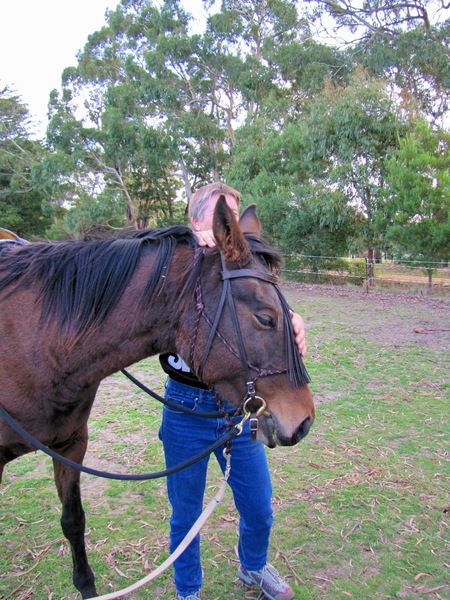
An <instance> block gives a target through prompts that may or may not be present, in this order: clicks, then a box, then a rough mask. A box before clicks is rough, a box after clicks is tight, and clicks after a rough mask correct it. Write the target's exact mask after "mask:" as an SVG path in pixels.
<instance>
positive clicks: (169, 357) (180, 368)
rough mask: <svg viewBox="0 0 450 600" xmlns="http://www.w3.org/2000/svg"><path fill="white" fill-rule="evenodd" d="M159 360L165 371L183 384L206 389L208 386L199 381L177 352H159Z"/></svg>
mask: <svg viewBox="0 0 450 600" xmlns="http://www.w3.org/2000/svg"><path fill="white" fill-rule="evenodd" d="M159 362H160V363H161V367H162V369H163V371H164V372H165V373H167V375H168V376H169V377H170V378H171V379H174V380H175V381H178V382H179V383H183V384H184V385H190V386H191V387H196V388H200V389H202V390H207V389H208V386H207V385H205V384H204V383H203V382H202V381H200V380H199V379H198V378H197V376H196V375H195V373H193V372H192V371H191V370H190V368H189V367H188V366H187V364H186V363H185V362H184V360H183V359H182V358H181V356H178V354H170V353H165V354H160V355H159Z"/></svg>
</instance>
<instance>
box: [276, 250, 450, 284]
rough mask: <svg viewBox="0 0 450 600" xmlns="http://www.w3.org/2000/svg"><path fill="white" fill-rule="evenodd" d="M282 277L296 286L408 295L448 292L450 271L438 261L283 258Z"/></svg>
mask: <svg viewBox="0 0 450 600" xmlns="http://www.w3.org/2000/svg"><path fill="white" fill-rule="evenodd" d="M284 260H285V267H284V269H283V277H284V279H285V280H286V281H295V282H300V283H314V284H328V285H335V286H339V285H341V286H342V285H344V286H356V287H360V288H361V289H363V290H364V291H366V292H369V291H371V290H377V289H383V290H385V291H407V292H412V293H421V294H429V293H444V294H445V293H450V268H449V267H448V265H447V264H445V263H442V262H436V263H430V262H429V261H428V262H420V261H408V260H402V261H392V260H383V261H382V262H375V263H373V262H371V261H369V260H368V259H367V258H346V257H337V256H312V255H306V254H288V255H284Z"/></svg>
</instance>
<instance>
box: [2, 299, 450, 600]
mask: <svg viewBox="0 0 450 600" xmlns="http://www.w3.org/2000/svg"><path fill="white" fill-rule="evenodd" d="M299 290H300V291H296V290H293V291H292V290H289V291H288V300H289V302H290V303H291V304H292V305H293V306H294V308H296V309H297V310H299V311H300V312H301V313H302V314H303V316H304V318H305V321H306V323H307V324H308V327H309V330H308V345H309V355H308V358H307V366H308V370H309V372H310V374H311V376H312V389H313V392H314V394H315V398H316V403H317V420H316V423H315V424H314V427H313V428H312V430H311V432H310V434H309V436H308V437H307V438H306V439H305V440H304V441H303V442H302V443H301V444H299V445H298V446H296V447H293V448H276V449H274V450H268V457H269V463H270V467H271V471H272V480H273V486H274V496H273V503H274V510H275V515H276V521H275V525H274V528H273V534H272V538H271V548H270V560H271V562H272V563H273V564H275V565H276V566H277V568H278V569H279V570H280V571H281V572H282V573H283V574H284V575H286V576H288V577H289V580H290V582H291V585H292V587H293V588H294V590H295V593H296V599H297V600H320V599H327V600H334V599H341V598H342V599H344V598H353V599H355V600H367V599H368V598H377V599H383V598H394V599H395V598H407V599H411V600H418V599H428V598H430V599H431V598H434V599H440V598H441V599H444V598H449V597H450V587H449V563H450V559H449V556H450V553H449V537H450V535H449V534H450V527H449V525H450V523H449V518H448V514H449V509H450V501H449V488H450V486H449V483H450V469H449V462H448V461H449V458H450V456H449V445H448V441H449V439H450V436H449V433H450V432H449V408H448V406H449V404H448V400H449V382H448V345H449V340H448V335H447V338H445V339H444V338H443V337H442V335H441V334H439V335H441V337H431V335H430V336H428V337H426V338H416V337H414V333H413V329H414V327H416V326H421V325H423V323H425V322H426V323H427V324H428V326H429V327H430V329H438V328H439V327H438V324H439V323H440V328H441V329H443V328H444V327H443V325H442V323H443V322H444V321H443V320H442V314H444V313H443V312H442V311H441V310H440V308H439V307H441V305H436V306H435V305H430V304H426V303H425V304H421V303H418V302H414V303H408V302H404V301H398V302H395V301H393V300H392V301H389V302H392V304H387V303H386V302H378V303H377V302H375V301H374V300H373V298H372V299H370V298H366V297H363V296H358V297H353V296H351V295H350V296H347V295H345V294H343V295H340V294H337V295H333V296H332V297H327V296H326V295H323V294H320V293H318V292H310V293H309V294H308V293H306V292H305V291H304V290H303V289H302V288H299ZM442 306H443V305H442ZM438 308H439V310H437V309H438ZM445 308H446V309H447V310H448V306H447V307H445V306H444V309H445ZM436 335H437V334H436ZM419 342H420V343H419ZM131 371H132V372H133V373H136V375H137V376H138V377H139V378H141V379H143V380H144V381H145V382H146V383H148V384H149V385H150V386H151V387H154V386H155V385H156V386H157V388H158V389H159V391H161V389H162V381H163V379H162V376H161V374H160V371H159V365H158V363H157V361H156V360H155V359H150V360H148V361H145V362H144V363H141V364H140V365H136V366H135V368H134V369H131ZM160 415H161V408H160V405H159V404H158V403H157V402H156V401H154V400H152V399H150V398H148V397H147V396H145V395H144V394H142V393H141V392H138V391H136V388H134V387H133V386H132V384H130V383H129V382H128V381H127V380H126V379H125V378H124V377H123V376H121V375H116V376H114V377H112V378H109V379H108V380H107V381H105V382H104V384H102V387H101V391H100V395H99V398H98V401H97V402H96V404H95V406H94V410H93V413H92V418H91V421H90V430H91V438H90V439H91V443H90V448H89V452H88V457H87V459H86V464H89V465H91V466H96V467H97V468H109V469H112V470H116V471H122V472H147V471H155V470H160V469H162V468H163V462H164V461H163V457H162V451H161V445H160V442H159V441H158V426H159V422H160ZM219 480H220V473H219V470H218V468H217V465H216V464H215V463H214V462H213V461H211V467H210V472H209V479H208V490H207V495H208V498H211V497H212V496H213V495H214V493H215V492H216V490H217V487H218V484H219ZM82 482H83V496H84V506H85V510H86V513H87V523H88V532H87V543H88V547H89V557H90V561H91V566H92V568H93V570H94V572H95V573H96V577H97V586H98V591H99V593H108V592H110V591H111V590H118V589H121V588H123V587H126V586H128V585H130V584H131V583H133V582H134V581H137V580H138V579H140V578H141V577H143V576H144V575H145V574H146V573H148V572H149V571H150V570H151V569H153V568H154V567H155V566H157V565H158V564H160V563H161V562H162V561H163V560H164V559H165V558H166V557H167V548H168V532H169V516H170V507H169V505H168V503H167V499H166V490H165V482H164V481H163V480H158V481H147V482H132V483H130V482H125V483H122V482H116V481H105V480H101V481H100V480H98V479H94V478H92V477H89V476H85V475H83V476H82ZM0 507H1V513H0V525H1V529H0V544H1V548H2V550H1V552H0V597H1V598H2V599H4V600H6V599H8V600H9V598H14V599H16V600H19V599H20V600H25V598H33V599H36V600H44V599H46V598H52V599H53V600H57V599H58V600H59V599H62V598H71V599H75V598H77V597H79V596H78V595H77V594H76V593H75V592H74V588H73V585H72V582H71V564H70V563H71V559H70V556H69V551H68V547H67V543H66V542H65V540H64V539H63V537H62V533H61V530H60V528H59V517H60V506H59V501H58V499H57V495H56V491H55V489H54V485H53V481H52V472H51V465H50V461H49V460H47V459H46V458H45V457H43V456H42V455H41V454H34V455H29V456H26V457H23V458H21V459H20V460H18V461H16V462H14V463H11V464H10V465H8V466H7V469H6V470H5V476H4V482H3V484H2V486H1V487H0ZM236 529H237V518H236V513H235V511H234V508H233V503H232V499H231V495H230V492H229V491H228V492H227V494H226V496H225V499H224V502H223V503H222V504H221V505H220V506H219V507H218V508H217V509H216V511H215V512H214V514H213V516H212V518H211V519H210V520H209V521H208V523H207V524H206V525H205V527H204V529H203V533H202V539H203V543H202V548H203V566H204V574H205V581H204V588H203V597H204V598H205V600H213V599H218V600H224V599H225V598H226V599H228V598H235V599H251V598H253V599H256V597H257V593H256V592H255V591H254V590H247V589H246V588H244V587H243V586H242V585H241V584H240V583H238V582H237V581H236V569H237V566H238V562H237V558H236V553H235V546H236V541H237V535H236ZM173 597H174V589H173V585H172V574H171V571H170V570H169V571H168V572H166V573H164V574H163V575H162V576H161V577H159V578H158V579H157V580H156V581H154V582H152V583H150V584H149V585H148V586H147V587H146V588H144V589H142V590H140V591H138V592H136V593H135V594H133V596H132V598H133V599H135V600H141V599H144V598H145V599H148V598H161V599H163V600H169V599H171V598H173Z"/></svg>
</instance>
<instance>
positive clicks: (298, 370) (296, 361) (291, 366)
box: [190, 249, 309, 425]
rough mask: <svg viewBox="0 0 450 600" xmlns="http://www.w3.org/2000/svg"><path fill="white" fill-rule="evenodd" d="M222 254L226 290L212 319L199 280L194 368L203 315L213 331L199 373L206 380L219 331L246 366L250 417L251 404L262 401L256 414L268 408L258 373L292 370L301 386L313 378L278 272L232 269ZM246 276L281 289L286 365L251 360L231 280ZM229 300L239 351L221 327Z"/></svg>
mask: <svg viewBox="0 0 450 600" xmlns="http://www.w3.org/2000/svg"><path fill="white" fill-rule="evenodd" d="M201 251H202V250H201V249H199V250H198V251H197V252H196V257H195V259H198V258H199V255H200V252H201ZM220 257H221V262H222V271H221V278H222V293H221V296H220V300H219V304H218V306H217V310H216V314H215V317H214V319H213V320H212V321H211V319H210V318H209V317H208V316H207V314H206V312H205V307H204V304H203V294H202V286H201V279H200V276H199V277H198V280H197V286H196V300H197V311H198V317H197V321H196V326H195V332H194V335H193V340H192V344H191V352H190V363H191V366H192V368H193V364H194V351H195V344H196V339H197V331H198V325H199V322H200V319H201V318H203V319H204V320H205V321H206V322H207V323H208V324H209V326H210V331H209V336H208V340H207V342H206V345H205V349H204V350H203V356H202V359H201V361H200V364H199V367H198V368H197V369H196V374H197V377H198V378H199V379H200V380H202V375H203V370H204V367H205V364H206V361H207V358H208V355H209V353H210V351H211V347H212V344H213V342H214V338H215V336H216V335H217V336H218V338H219V339H220V341H221V342H222V343H223V344H224V345H225V346H226V347H227V348H228V350H229V351H230V352H231V353H232V354H233V355H234V356H236V357H237V358H239V359H240V361H241V364H242V367H243V369H244V376H245V385H246V390H247V391H246V395H245V397H244V399H243V401H242V405H241V406H242V408H243V410H244V415H245V416H246V417H247V418H248V417H249V416H250V413H251V410H252V409H251V407H250V404H255V403H256V402H258V403H260V404H261V406H260V407H259V408H258V410H257V412H256V415H257V416H259V415H260V414H261V413H262V412H264V410H265V408H266V402H265V401H264V399H263V398H261V397H260V396H257V394H256V389H255V381H256V379H257V378H258V377H262V376H268V375H277V374H281V373H286V372H288V373H289V377H290V381H291V383H292V384H293V385H294V386H299V385H306V384H307V383H308V382H309V376H308V373H307V371H306V369H305V367H304V365H303V361H302V359H301V355H300V353H299V351H298V348H297V346H296V344H295V339H294V337H295V336H294V332H293V329H292V324H291V318H290V314H289V307H288V305H287V303H286V300H285V299H284V297H283V295H282V294H281V292H280V290H279V288H278V285H277V284H278V282H279V280H278V277H277V276H276V275H274V274H273V273H267V272H264V271H261V270H258V269H250V268H245V269H233V270H231V271H230V270H229V269H227V267H226V264H225V259H224V257H223V255H222V253H221V255H220ZM195 259H194V261H195ZM242 277H250V278H254V279H260V280H262V281H266V282H267V283H271V284H272V285H274V286H275V289H276V291H277V294H278V297H279V299H280V302H281V305H282V308H283V316H284V325H285V338H286V352H287V357H288V366H287V368H285V369H260V368H258V367H255V366H252V365H250V364H249V363H248V360H247V355H246V352H245V346H244V340H243V337H242V332H241V328H240V326H239V321H238V317H237V313H236V306H235V303H234V298H233V293H232V289H231V281H232V280H233V279H238V278H242ZM226 302H227V303H228V308H229V311H230V315H231V321H232V324H233V329H234V333H235V337H236V341H237V346H238V351H237V352H236V350H235V349H234V348H233V346H232V345H231V344H230V343H229V342H228V341H227V340H226V339H225V338H224V337H223V336H222V334H221V333H220V331H219V330H218V326H219V321H220V317H221V316H222V313H223V310H224V307H225V303H226ZM250 369H252V370H254V371H256V372H257V377H255V378H254V379H252V376H251V373H250ZM253 410H255V408H254V407H253ZM254 425H255V423H254Z"/></svg>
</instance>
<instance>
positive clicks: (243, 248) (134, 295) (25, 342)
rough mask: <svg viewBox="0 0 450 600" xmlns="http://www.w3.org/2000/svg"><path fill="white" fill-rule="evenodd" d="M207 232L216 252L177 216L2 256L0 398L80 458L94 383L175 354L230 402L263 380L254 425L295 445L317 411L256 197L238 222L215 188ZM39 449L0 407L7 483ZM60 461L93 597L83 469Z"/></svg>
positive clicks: (73, 533) (84, 580)
mask: <svg viewBox="0 0 450 600" xmlns="http://www.w3.org/2000/svg"><path fill="white" fill-rule="evenodd" d="M213 233H214V236H215V239H216V242H217V246H216V248H214V249H209V248H207V249H205V248H200V247H199V246H198V244H197V240H196V237H195V235H194V234H193V232H192V231H191V230H190V229H189V228H188V227H185V226H172V227H168V228H164V229H154V230H142V231H138V232H136V233H134V234H132V235H127V236H123V237H116V238H109V239H102V240H88V241H82V240H71V241H63V242H54V243H49V242H33V243H29V244H26V245H23V246H20V247H12V248H10V249H8V250H7V251H6V252H4V253H2V256H1V259H0V336H1V339H2V344H1V345H0V356H1V361H0V389H1V390H2V393H1V397H0V405H1V406H3V408H4V409H5V410H6V411H7V412H8V413H9V415H10V416H11V417H12V418H14V419H16V420H17V421H18V422H19V423H20V425H21V426H22V428H23V430H25V431H26V432H28V433H29V434H30V435H32V436H35V437H36V438H37V439H38V440H39V441H40V442H41V443H42V444H44V445H45V446H47V447H48V448H49V449H51V450H53V451H56V452H57V453H58V454H59V455H61V456H62V457H65V458H68V459H70V460H72V461H73V462H75V463H78V464H80V465H81V464H82V462H83V459H84V456H85V453H86V449H87V444H88V426H87V423H88V418H89V413H90V411H91V407H92V405H93V402H94V399H95V395H96V392H97V389H98V387H99V385H100V382H101V381H102V380H103V379H104V378H105V377H107V376H109V375H111V374H113V373H115V372H117V371H120V370H121V369H124V368H126V367H127V366H129V365H131V364H133V363H136V362H138V361H140V360H142V359H144V358H146V357H149V356H152V355H155V354H160V353H163V352H173V353H177V354H179V355H180V356H181V357H182V358H183V360H185V362H186V363H187V364H188V365H189V366H190V368H191V369H192V370H193V371H194V372H195V373H197V374H201V379H202V381H204V382H205V383H206V384H207V385H208V386H209V387H210V389H212V390H214V392H215V393H217V395H218V396H217V397H218V398H226V399H227V400H228V401H229V402H230V403H231V404H233V405H234V406H236V407H240V408H242V401H243V400H242V399H243V398H248V391H249V389H250V390H252V389H253V388H254V390H253V395H252V398H253V399H254V398H255V391H256V394H257V396H256V398H264V410H261V409H260V410H257V412H256V415H257V416H256V418H257V419H258V421H257V423H258V425H259V427H258V430H257V436H258V438H259V439H260V440H261V441H262V442H263V443H265V444H266V445H267V446H269V447H274V446H275V445H282V446H291V445H294V444H296V443H297V442H299V441H300V439H302V438H303V437H304V436H305V435H306V434H307V433H308V430H309V429H310V427H311V424H312V423H313V421H314V402H313V399H312V395H311V392H310V390H309V387H308V385H307V379H306V380H305V377H304V374H302V373H300V374H299V364H300V362H301V358H300V354H299V353H298V350H297V348H296V347H295V344H294V342H293V337H294V336H293V331H292V325H291V323H290V318H289V312H288V310H287V306H286V303H285V302H286V301H285V300H284V298H283V296H282V294H281V292H280V290H279V288H278V286H277V285H276V276H275V274H276V272H277V271H278V270H279V269H280V267H281V264H282V258H281V256H280V255H279V254H278V253H277V252H276V251H275V250H274V249H273V248H271V247H270V246H269V245H268V244H267V243H266V242H265V241H264V240H263V238H262V237H261V224H260V222H259V219H258V217H257V215H256V210H255V207H254V206H252V207H249V208H248V209H246V211H244V213H243V215H242V216H241V218H240V220H239V222H238V221H237V220H236V218H235V216H234V215H233V213H232V212H231V210H230V209H229V207H228V205H227V203H226V201H225V198H224V197H221V198H220V199H219V201H218V203H217V206H216V209H215V213H214V223H213ZM225 284H227V285H228V293H227V295H228V296H230V295H231V296H232V297H231V300H230V298H229V300H230V301H229V302H225V300H224V296H225V295H224V292H223V290H224V286H225ZM231 289H232V293H231ZM218 307H220V310H218ZM214 315H216V316H215V317H214ZM236 346H238V349H236ZM293 347H294V350H293ZM293 351H294V354H295V353H296V354H295V356H294V359H293V355H292V352H293ZM297 355H298V356H297ZM249 378H250V381H249ZM252 398H250V400H252ZM255 410H256V409H255ZM33 450H35V448H34V447H33V446H32V445H31V444H30V443H29V441H27V440H26V439H24V437H23V436H21V435H20V434H18V433H16V431H15V430H13V429H12V427H10V426H9V425H8V424H7V423H6V422H4V420H2V418H1V417H0V482H1V476H2V473H3V469H4V467H5V465H6V464H7V463H8V462H10V461H12V460H14V459H16V458H18V457H20V456H22V455H24V454H25V453H28V452H32V451H33ZM53 467H54V476H55V483H56V488H57V492H58V495H59V499H60V501H61V503H62V515H61V526H62V530H63V533H64V535H65V537H66V538H67V540H68V542H69V544H70V548H71V554H72V562H73V583H74V585H75V587H76V589H77V590H78V591H79V592H80V594H81V596H82V598H91V597H94V596H96V595H97V590H96V587H95V577H94V574H93V572H92V570H91V568H90V566H89V562H88V557H87V553H86V548H85V522H86V519H85V513H84V510H83V507H82V502H81V493H80V473H79V472H78V471H76V470H75V469H73V468H70V467H67V466H66V465H64V464H61V463H60V462H59V461H58V460H56V459H53Z"/></svg>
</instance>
